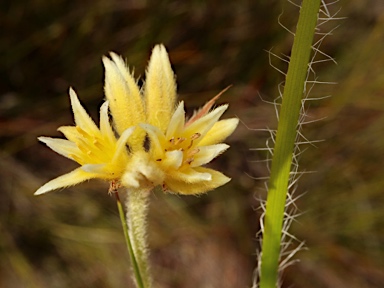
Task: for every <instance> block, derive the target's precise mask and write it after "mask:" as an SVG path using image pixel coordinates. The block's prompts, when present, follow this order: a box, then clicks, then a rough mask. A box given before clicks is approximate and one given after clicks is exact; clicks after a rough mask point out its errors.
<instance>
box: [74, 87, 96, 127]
mask: <svg viewBox="0 0 384 288" xmlns="http://www.w3.org/2000/svg"><path fill="white" fill-rule="evenodd" d="M69 97H70V98H71V106H72V110H73V116H74V117H75V123H76V125H77V126H79V127H80V128H82V129H83V130H85V131H88V133H89V134H92V133H97V132H98V131H99V129H98V128H97V126H96V124H95V122H93V120H92V118H91V117H89V115H88V113H87V112H86V111H85V109H84V108H83V106H81V104H80V101H79V98H77V95H76V93H75V91H74V90H73V89H72V88H70V89H69Z"/></svg>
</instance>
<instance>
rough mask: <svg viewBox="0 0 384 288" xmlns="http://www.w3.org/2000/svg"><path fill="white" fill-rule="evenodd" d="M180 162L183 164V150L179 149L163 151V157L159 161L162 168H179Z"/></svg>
mask: <svg viewBox="0 0 384 288" xmlns="http://www.w3.org/2000/svg"><path fill="white" fill-rule="evenodd" d="M181 164H183V152H182V151H180V150H173V151H168V152H165V157H164V159H162V161H161V167H163V169H164V170H167V169H179V168H180V166H181Z"/></svg>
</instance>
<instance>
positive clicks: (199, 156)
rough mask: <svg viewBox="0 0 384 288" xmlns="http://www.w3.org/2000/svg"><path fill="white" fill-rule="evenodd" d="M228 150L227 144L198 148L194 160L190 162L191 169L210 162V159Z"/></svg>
mask: <svg viewBox="0 0 384 288" xmlns="http://www.w3.org/2000/svg"><path fill="white" fill-rule="evenodd" d="M228 148H229V145H227V144H216V145H210V146H199V148H198V149H199V152H198V153H196V154H195V155H194V160H193V162H191V167H198V166H202V165H204V164H207V163H209V162H211V161H212V159H214V158H216V157H217V156H219V155H220V154H221V153H223V152H224V151H225V150H227V149H228Z"/></svg>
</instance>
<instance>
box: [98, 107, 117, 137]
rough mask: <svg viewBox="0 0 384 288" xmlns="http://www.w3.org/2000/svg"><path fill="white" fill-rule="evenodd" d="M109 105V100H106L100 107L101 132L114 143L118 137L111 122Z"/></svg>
mask: <svg viewBox="0 0 384 288" xmlns="http://www.w3.org/2000/svg"><path fill="white" fill-rule="evenodd" d="M108 105H109V103H108V101H105V102H104V103H103V105H101V107H100V132H101V134H102V135H103V138H106V139H108V141H109V143H114V142H115V141H116V138H115V134H114V133H113V130H112V127H111V124H110V123H109V117H108Z"/></svg>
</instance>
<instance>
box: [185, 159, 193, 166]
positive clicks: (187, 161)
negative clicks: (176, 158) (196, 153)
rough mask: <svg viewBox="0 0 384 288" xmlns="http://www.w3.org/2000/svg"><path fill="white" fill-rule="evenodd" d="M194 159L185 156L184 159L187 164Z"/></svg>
mask: <svg viewBox="0 0 384 288" xmlns="http://www.w3.org/2000/svg"><path fill="white" fill-rule="evenodd" d="M194 160H195V159H194V158H187V159H185V162H186V163H187V164H188V165H191V163H192V162H193V161H194Z"/></svg>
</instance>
